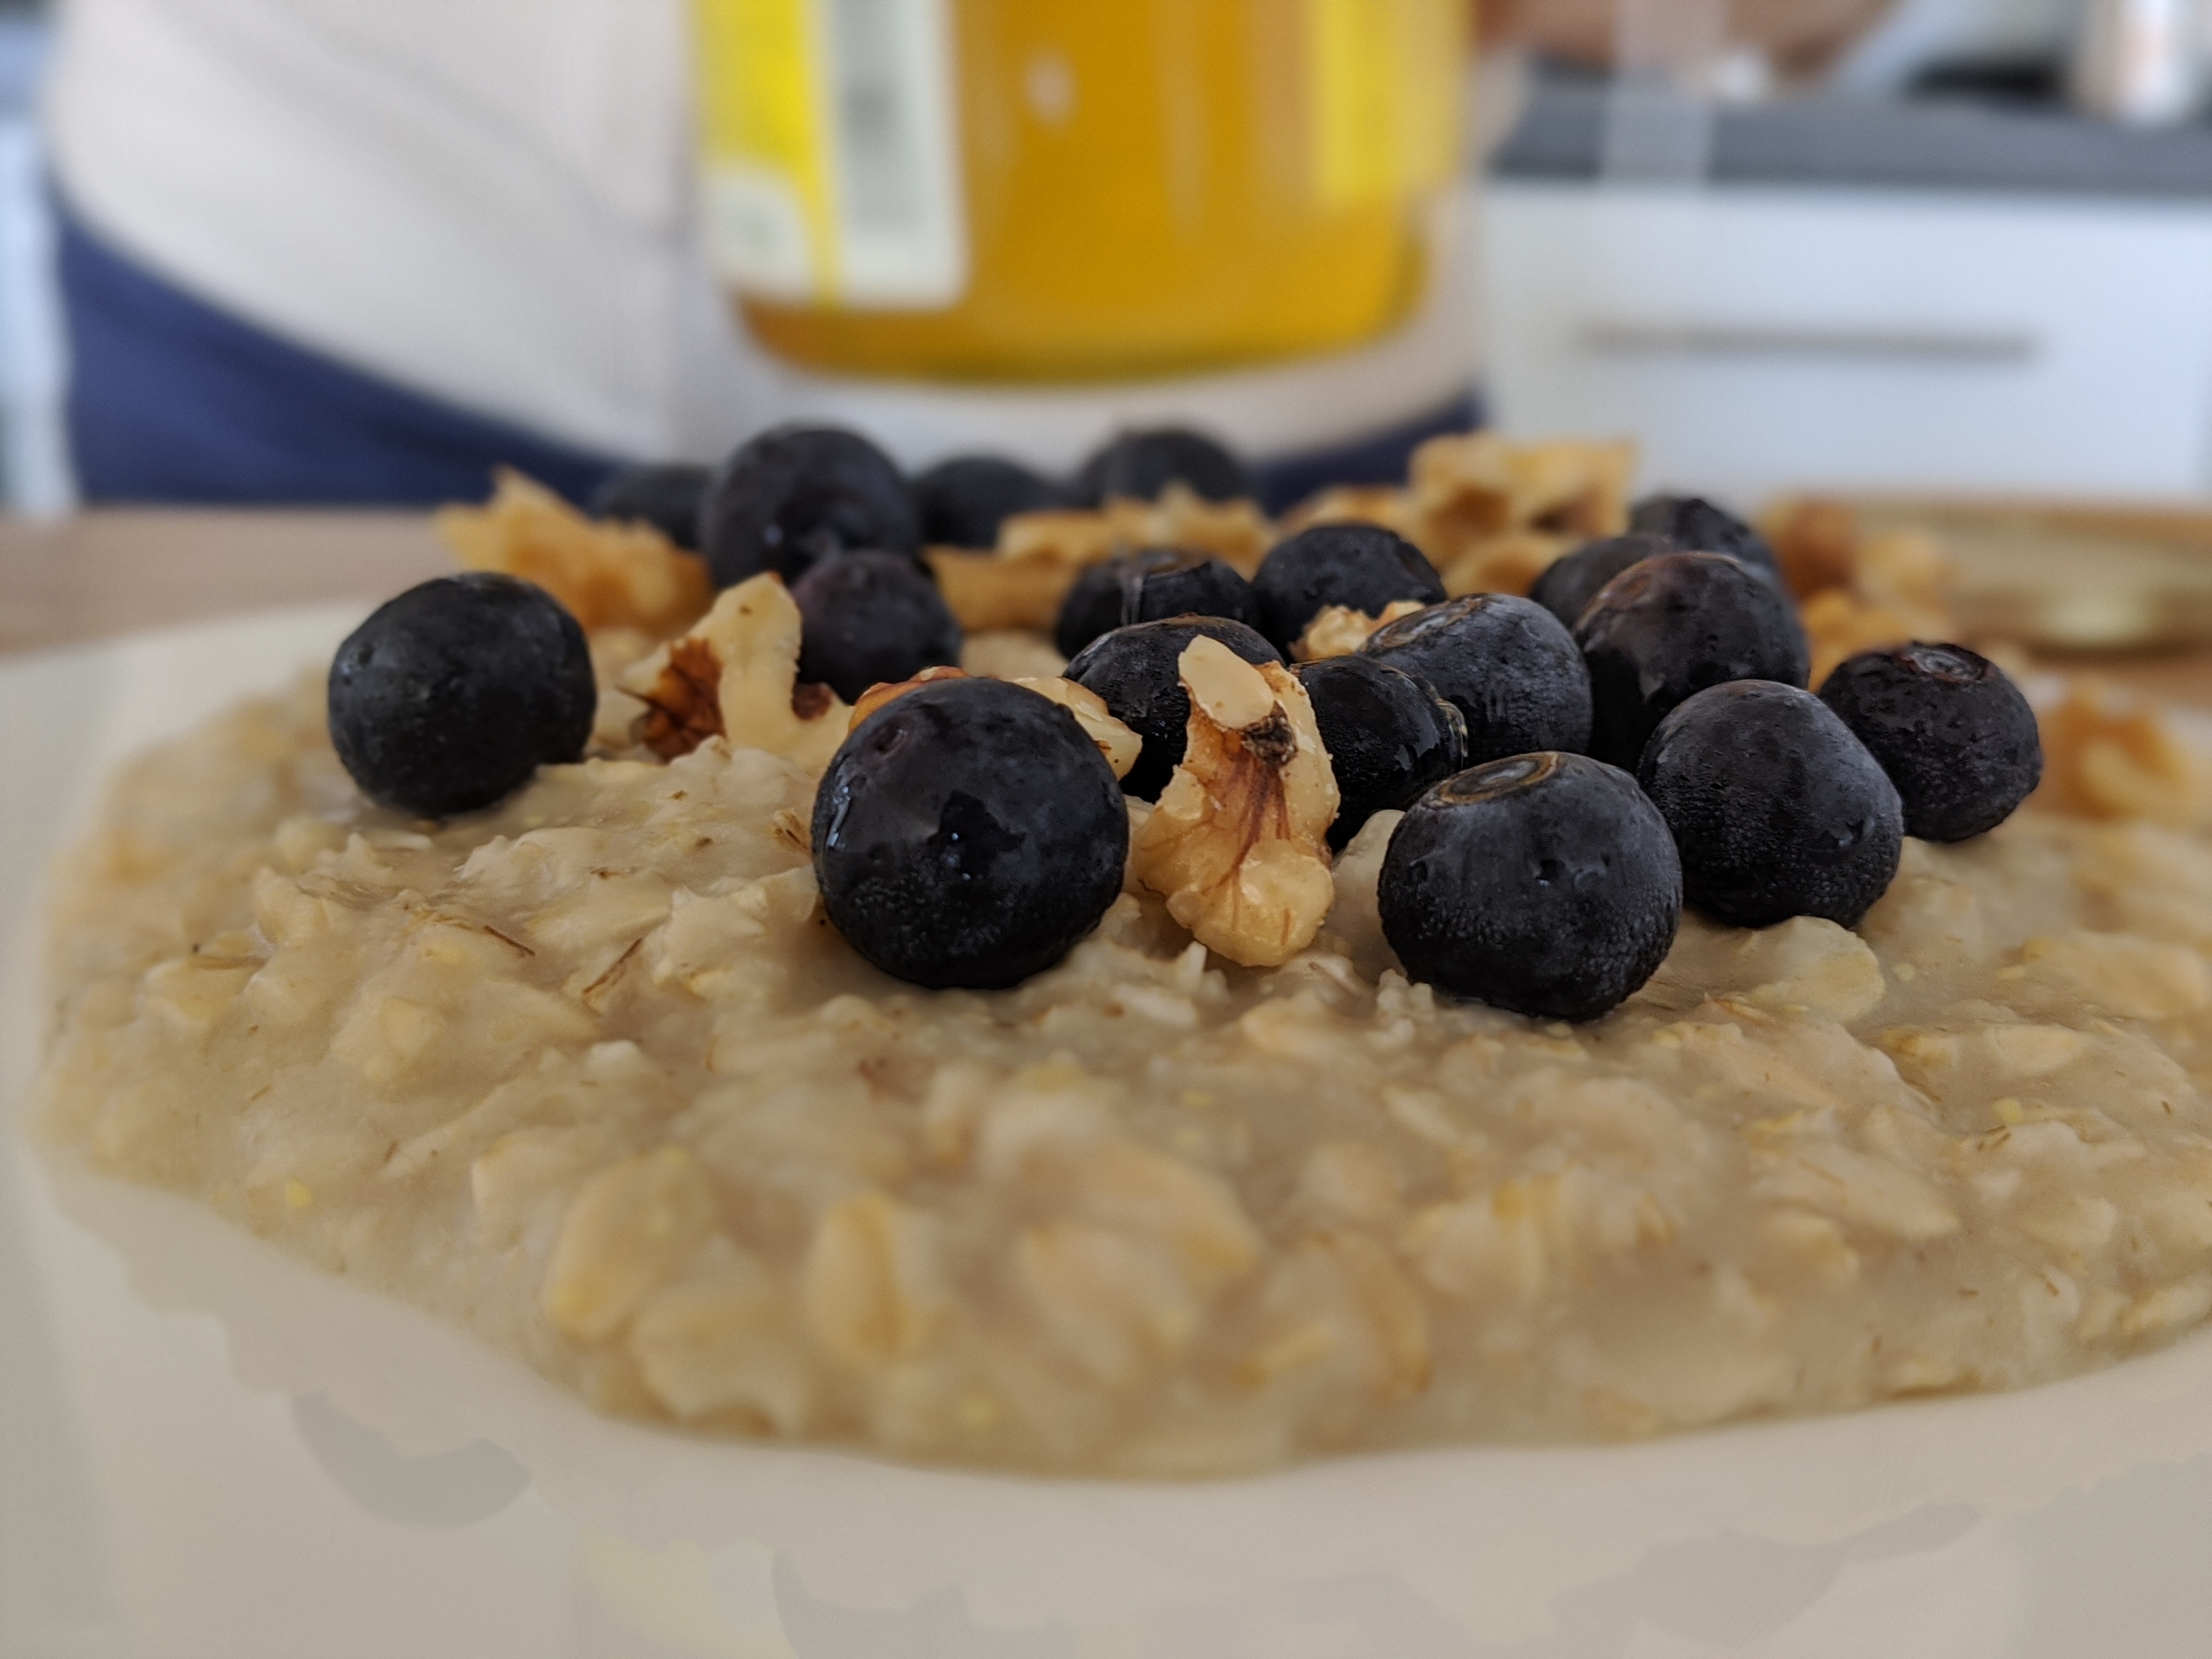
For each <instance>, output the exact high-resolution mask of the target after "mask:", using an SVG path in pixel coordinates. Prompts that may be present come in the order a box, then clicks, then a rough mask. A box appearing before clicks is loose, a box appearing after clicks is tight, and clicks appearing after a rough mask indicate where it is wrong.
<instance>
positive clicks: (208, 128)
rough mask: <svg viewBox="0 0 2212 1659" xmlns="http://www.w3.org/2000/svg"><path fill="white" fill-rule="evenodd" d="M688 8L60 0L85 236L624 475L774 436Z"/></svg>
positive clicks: (272, 324)
mask: <svg viewBox="0 0 2212 1659" xmlns="http://www.w3.org/2000/svg"><path fill="white" fill-rule="evenodd" d="M686 36H687V22H686V9H685V6H684V3H683V0H64V6H63V9H62V26H61V32H60V40H59V43H58V55H57V58H56V62H55V65H54V71H53V75H52V81H51V82H50V86H49V91H48V106H47V112H46V114H47V120H46V125H47V131H48V137H49V144H50V147H51V151H52V161H53V165H54V167H55V171H56V173H57V175H58V179H59V180H60V183H61V185H62V188H63V190H64V192H65V194H66V195H67V197H68V198H69V200H70V203H71V204H72V205H73V207H74V208H75V210H76V211H77V212H78V213H79V214H80V215H82V217H83V218H84V220H85V221H86V222H87V223H88V225H89V227H90V228H92V229H93V230H94V233H95V234H99V235H100V237H102V238H103V239H104V240H107V241H109V242H110V243H111V244H112V245H113V246H116V247H117V248H118V250H119V251H120V252H124V253H125V254H126V255H129V256H131V257H133V258H136V259H137V260H138V261H140V262H142V263H143V264H146V265H147V266H148V267H149V268H150V269H151V270H153V271H154V272H155V273H156V274H158V275H159V276H162V277H165V278H167V280H168V281H170V282H172V283H175V284H176V285H177V286H179V288H182V289H185V291H187V292H189V293H191V294H193V295H197V296H198V297H200V298H202V299H204V300H206V301H210V302H211V303H213V304H215V305H216V306H218V307H221V308H222V309H223V310H225V311H228V312H229V313H232V314H233V315H235V316H237V317H239V318H240V319H244V320H246V321H247V322H251V323H253V324H256V325H259V326H261V327H263V328H264V329H267V330H269V331H272V332H274V333H276V334H277V335H280V336H282V337H285V338H287V339H289V340H291V341H293V342H295V343H299V344H301V345H304V346H307V347H309V348H312V349H316V350H319V351H321V352H324V353H325V354H327V355H329V356H333V357H336V358H338V359H340V360H342V361H343V362H346V363H348V364H349V365H352V366H354V367H356V368H362V369H365V370H368V371H369V372H371V373H374V374H379V375H381V376H383V377H384V378H386V379H387V380H393V381H396V382H398V383H399V384H400V385H402V386H405V387H407V388H409V389H410V390H413V391H416V392H422V393H425V394H428V395H429V396H431V397H434V398H440V399H442V400H445V401H447V402H449V403H452V404H459V405H460V406H462V407H464V408H466V409H469V410H474V411H476V412H478V413H481V414H484V415H489V416H495V417H498V418H501V419H504V420H507V421H509V422H514V423H516V424H519V425H521V426H523V427H526V428H530V429H531V430H532V431H535V432H538V433H540V434H542V435H545V436H547V437H550V438H554V439H557V440H561V441H566V442H568V443H570V444H573V445H575V446H578V447H583V448H586V449H590V450H594V451H598V452H600V453H607V454H610V455H614V456H617V457H622V456H629V457H650V458H655V459H659V458H668V457H684V456H690V457H697V458H702V459H704V458H708V457H711V456H713V455H715V454H718V453H721V452H722V451H725V450H726V449H727V448H728V447H730V446H731V445H732V443H734V442H735V441H738V438H740V437H741V436H742V435H744V432H745V431H747V430H749V429H750V428H752V427H753V426H755V425H757V424H758V422H759V418H760V416H761V412H762V411H760V410H757V409H755V408H752V407H750V405H749V399H748V395H747V390H746V388H747V386H749V385H752V384H754V383H755V378H756V377H753V376H752V375H750V372H749V371H748V370H747V368H746V367H745V356H744V352H743V351H742V349H741V348H740V346H739V343H738V338H737V331H736V328H735V326H734V325H733V323H732V319H731V317H730V313H729V311H728V309H727V307H726V304H725V302H724V301H723V300H722V298H721V296H720V294H719V292H718V290H717V289H716V288H715V286H714V283H713V281H712V279H711V278H710V277H709V276H708V274H707V271H706V269H705V266H704V264H703V262H702V260H701V258H699V255H698V252H697V247H696V239H695V234H694V225H693V222H692V212H691V187H690V143H691V131H692V129H691V120H690V97H689V90H690V88H689V81H688V76H689V69H688V61H687V57H686V51H685V47H686Z"/></svg>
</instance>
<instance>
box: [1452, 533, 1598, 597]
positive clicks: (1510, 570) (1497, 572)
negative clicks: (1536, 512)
mask: <svg viewBox="0 0 2212 1659" xmlns="http://www.w3.org/2000/svg"><path fill="white" fill-rule="evenodd" d="M1581 545H1582V543H1581V542H1580V541H1578V540H1577V539H1576V538H1574V537H1571V536H1554V535H1552V534H1550V533H1549V532H1545V531H1541V530H1510V531H1508V532H1506V533H1505V534H1504V535H1503V536H1492V537H1491V538H1489V539H1488V540H1486V541H1480V542H1477V543H1476V544H1474V546H1472V547H1470V548H1468V550H1467V551H1466V552H1464V553H1462V554H1461V555H1460V556H1459V557H1457V558H1456V559H1454V560H1452V561H1451V562H1449V563H1448V564H1446V565H1445V566H1444V567H1443V568H1442V569H1441V570H1439V571H1438V573H1437V574H1439V575H1441V576H1442V577H1443V581H1444V592H1447V593H1449V594H1450V595H1451V596H1452V597H1453V598H1454V599H1460V598H1462V597H1464V596H1465V595H1467V594H1469V593H1510V594H1512V595H1514V596H1515V597H1516V599H1527V598H1528V592H1529V590H1530V589H1531V588H1533V587H1534V586H1536V578H1537V577H1539V576H1541V575H1542V574H1544V573H1545V572H1546V571H1547V570H1549V569H1550V568H1552V567H1553V565H1554V564H1557V563H1558V562H1559V561H1560V560H1561V559H1564V558H1565V557H1566V556H1567V555H1568V554H1570V553H1571V552H1573V551H1574V550H1575V549H1576V548H1577V547H1579V546H1581Z"/></svg>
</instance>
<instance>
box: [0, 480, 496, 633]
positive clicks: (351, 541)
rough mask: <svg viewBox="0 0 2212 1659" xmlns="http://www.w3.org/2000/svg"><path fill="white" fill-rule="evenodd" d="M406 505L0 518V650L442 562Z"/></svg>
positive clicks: (434, 569)
mask: <svg viewBox="0 0 2212 1659" xmlns="http://www.w3.org/2000/svg"><path fill="white" fill-rule="evenodd" d="M451 569H453V559H452V556H450V555H448V554H447V552H446V551H445V550H444V549H443V548H442V547H441V546H440V544H439V543H438V540H437V538H436V537H435V536H434V535H433V534H432V533H431V530H430V521H429V520H428V518H426V517H424V516H422V514H420V513H290V512H196V511H167V510H161V511H144V512H137V511H106V512H98V513H83V514H81V515H79V516H78V517H76V518H73V519H66V520H61V521H60V522H58V523H53V524H37V523H31V522H28V521H26V520H8V519H0V651H21V650H26V649H31V648H34V647H40V646H49V645H66V644H70V643H74V642H76V641H81V640H91V639H100V638H104V637H106V636H107V635H113V634H125V633H131V632H134V631H136V630H137V629H147V628H161V627H166V626H169V625H172V624H174V623H188V622H200V621H204V620H206V619H207V618H210V617H222V616H229V615H234V614H236V613H238V612H240V611H267V610H273V609H275V608H276V607H278V606H281V605H307V604H313V603H315V602H316V601H319V600H328V599H389V598H390V597H391V596H392V594H394V593H397V592H399V591H400V590H401V589H403V588H406V587H410V586H413V585H414V584H415V583H416V582H419V581H422V580H424V579H425V578H426V577H430V576H436V575H442V574H445V573H446V572H447V571H449V570H451Z"/></svg>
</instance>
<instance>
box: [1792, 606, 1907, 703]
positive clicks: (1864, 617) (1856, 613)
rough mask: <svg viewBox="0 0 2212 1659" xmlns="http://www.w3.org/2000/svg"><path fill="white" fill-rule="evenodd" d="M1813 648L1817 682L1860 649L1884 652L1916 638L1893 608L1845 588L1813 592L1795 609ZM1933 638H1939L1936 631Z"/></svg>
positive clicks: (1815, 680) (1807, 639) (1814, 680)
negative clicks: (1870, 600) (1869, 602)
mask: <svg viewBox="0 0 2212 1659" xmlns="http://www.w3.org/2000/svg"><path fill="white" fill-rule="evenodd" d="M1798 616H1799V617H1800V619H1801V620H1802V622H1803V623H1804V624H1805V638H1806V641H1807V642H1808V644H1810V645H1811V647H1812V648H1813V678H1812V684H1814V685H1816V686H1817V685H1820V684H1821V683H1822V682H1824V681H1825V680H1826V678H1828V676H1829V675H1830V674H1831V673H1832V672H1834V671H1835V668H1836V665H1838V663H1841V662H1843V661H1844V660H1845V659H1849V658H1851V657H1856V656H1857V655H1858V654H1859V653H1860V652H1862V651H1886V650H1888V649H1889V648H1890V647H1893V646H1899V645H1910V644H1911V643H1912V641H1913V640H1914V639H1915V638H1917V637H1919V636H1918V635H1917V634H1916V633H1915V631H1914V629H1913V627H1912V624H1911V623H1910V622H1908V621H1907V620H1906V619H1905V617H1900V616H1899V615H1898V614H1897V613H1896V612H1895V611H1887V610H1884V609H1883V608H1882V607H1881V606H1880V605H1869V604H1868V603H1867V602H1866V601H1865V600H1864V599H1860V598H1859V597H1858V596H1857V594H1855V593H1853V592H1850V590H1848V589H1846V588H1841V587H1831V588H1828V589H1826V591H1824V592H1819V593H1815V594H1814V595H1813V597H1812V598H1811V599H1808V600H1806V601H1805V603H1804V605H1802V607H1801V608H1800V610H1799V611H1798ZM1935 637H1936V638H1941V637H1942V635H1941V634H1940V633H1939V634H1937V635H1935Z"/></svg>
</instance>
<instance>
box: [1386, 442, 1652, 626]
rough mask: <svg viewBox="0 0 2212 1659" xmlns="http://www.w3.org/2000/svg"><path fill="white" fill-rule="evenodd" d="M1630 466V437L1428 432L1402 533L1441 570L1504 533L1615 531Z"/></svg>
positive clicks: (1622, 524)
mask: <svg viewBox="0 0 2212 1659" xmlns="http://www.w3.org/2000/svg"><path fill="white" fill-rule="evenodd" d="M1635 471H1636V449H1635V446H1634V445H1632V444H1626V443H1620V444H1583V443H1550V444H1514V443H1509V442H1508V441H1506V440H1504V438H1501V437H1499V436H1498V435H1497V434H1496V433H1492V432H1471V433H1468V434H1465V435H1461V436H1455V437H1443V438H1431V440H1430V441H1428V442H1427V443H1425V444H1423V445H1422V446H1421V447H1419V449H1417V450H1415V451H1414V452H1413V518H1412V522H1411V527H1410V528H1409V530H1408V531H1407V534H1408V536H1409V537H1410V538H1411V539H1412V540H1413V542H1414V543H1415V544H1417V545H1419V548H1420V550H1422V551H1423V552H1424V553H1426V554H1427V555H1428V556H1429V558H1430V560H1431V562H1433V563H1434V564H1435V565H1436V566H1437V568H1438V569H1439V570H1441V569H1443V568H1446V567H1448V566H1450V565H1454V564H1456V563H1457V562H1460V561H1461V560H1462V559H1463V558H1465V557H1466V556H1468V554H1469V553H1471V552H1473V551H1474V550H1475V549H1476V548H1477V547H1478V546H1480V544H1482V543H1485V542H1488V541H1491V540H1493V539H1495V538H1498V537H1501V536H1504V535H1506V534H1507V533H1508V532H1516V531H1530V530H1533V531H1540V532H1544V533H1545V534H1547V535H1553V536H1558V537H1560V538H1564V539H1565V540H1567V541H1569V542H1578V541H1589V540H1592V539H1594V538H1597V537H1601V536H1618V535H1620V533H1621V532H1623V531H1625V530H1626V529H1627V527H1628V489H1629V483H1630V480H1631V478H1632V477H1633V476H1634V473H1635ZM1531 580H1534V579H1533V577H1532V578H1531ZM1470 591H1473V590H1470Z"/></svg>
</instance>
